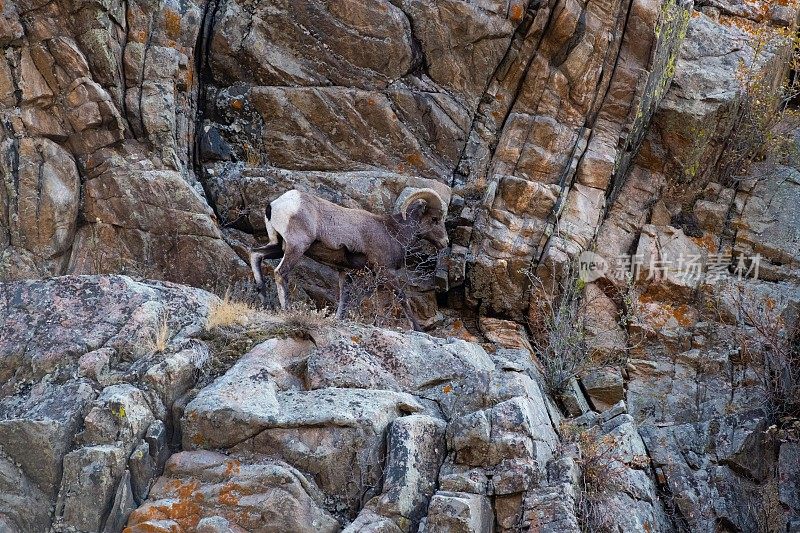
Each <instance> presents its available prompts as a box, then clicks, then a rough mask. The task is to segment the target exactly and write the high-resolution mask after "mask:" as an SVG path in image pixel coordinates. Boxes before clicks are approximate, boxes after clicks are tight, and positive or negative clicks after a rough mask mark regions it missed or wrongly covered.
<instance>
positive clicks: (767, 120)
mask: <svg viewBox="0 0 800 533" xmlns="http://www.w3.org/2000/svg"><path fill="white" fill-rule="evenodd" d="M747 30H748V31H749V33H750V34H751V36H752V39H751V40H750V42H751V44H752V46H753V57H752V58H751V59H750V61H749V62H745V61H740V64H739V68H738V70H737V72H736V77H737V80H738V81H739V86H740V89H739V101H740V106H739V112H738V113H737V114H736V117H735V120H734V123H733V125H732V129H731V135H730V137H729V138H728V139H727V141H726V143H725V145H724V147H723V151H722V154H721V156H720V159H719V163H718V168H717V170H718V172H719V175H720V176H721V177H722V178H723V180H725V181H727V183H726V185H727V186H733V185H734V184H735V181H736V179H738V177H740V176H742V174H743V173H744V172H746V171H747V170H748V169H749V167H750V164H751V163H753V162H754V161H758V160H770V161H772V162H776V163H777V162H779V161H782V160H784V159H786V158H787V157H791V156H792V155H793V153H794V152H796V146H795V143H794V140H793V139H792V136H791V135H790V134H788V133H786V132H782V131H781V130H780V129H777V128H776V127H775V126H776V125H777V124H778V123H779V122H780V121H781V120H783V119H785V118H788V117H790V116H791V115H794V114H795V112H794V110H793V109H791V108H790V107H789V103H790V102H791V101H792V100H794V99H795V98H797V96H798V95H800V79H798V77H797V76H796V75H793V76H787V77H785V78H784V80H783V81H782V82H781V81H776V80H775V79H770V78H769V77H768V76H765V75H764V68H763V60H762V57H763V56H764V55H765V54H768V53H772V52H774V51H777V50H780V49H786V50H788V51H789V52H788V54H789V57H788V61H787V63H786V66H785V68H786V70H787V71H789V72H796V71H797V68H798V67H800V53H799V51H800V48H798V43H799V42H800V41H798V36H797V35H796V34H795V32H794V31H793V30H792V29H790V28H785V29H784V28H776V27H774V26H772V25H770V24H768V23H767V22H766V21H765V22H763V23H760V24H753V25H752V26H751V27H749V28H747Z"/></svg>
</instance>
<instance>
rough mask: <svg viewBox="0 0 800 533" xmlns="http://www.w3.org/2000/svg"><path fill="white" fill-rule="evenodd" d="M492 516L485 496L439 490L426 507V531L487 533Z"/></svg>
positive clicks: (492, 521)
mask: <svg viewBox="0 0 800 533" xmlns="http://www.w3.org/2000/svg"><path fill="white" fill-rule="evenodd" d="M493 524H494V517H493V513H492V508H491V504H490V503H489V499H488V498H487V497H486V496H480V495H478V494H468V493H464V492H443V491H439V492H437V493H436V494H434V496H433V498H431V503H430V506H429V507H428V519H427V524H426V528H427V529H426V531H429V532H431V533H433V532H435V531H448V532H452V533H489V532H491V531H492V526H493Z"/></svg>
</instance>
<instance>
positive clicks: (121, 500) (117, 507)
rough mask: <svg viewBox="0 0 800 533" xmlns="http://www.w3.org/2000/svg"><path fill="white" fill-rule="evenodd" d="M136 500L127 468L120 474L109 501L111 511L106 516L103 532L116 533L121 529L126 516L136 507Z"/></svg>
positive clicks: (126, 518)
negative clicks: (115, 489)
mask: <svg viewBox="0 0 800 533" xmlns="http://www.w3.org/2000/svg"><path fill="white" fill-rule="evenodd" d="M136 505H137V502H136V501H135V499H134V497H133V489H132V488H131V474H130V472H128V471H127V470H126V471H125V473H124V474H123V476H122V479H121V480H120V482H119V486H118V487H117V492H116V494H115V495H114V500H113V502H112V503H111V511H110V512H109V515H108V518H106V523H105V526H104V527H103V533H117V532H118V531H122V530H123V528H124V527H125V524H126V523H127V521H128V516H129V515H130V514H131V512H132V511H133V510H134V509H135V508H136Z"/></svg>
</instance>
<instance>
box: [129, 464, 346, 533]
mask: <svg viewBox="0 0 800 533" xmlns="http://www.w3.org/2000/svg"><path fill="white" fill-rule="evenodd" d="M215 517H221V518H222V519H223V520H225V521H227V525H225V526H223V525H222V523H221V521H220V520H219V519H217V518H215ZM170 523H171V524H174V526H172V527H179V528H181V529H190V530H196V531H200V530H201V529H202V528H206V529H207V530H209V531H219V529H211V528H212V527H223V529H221V531H226V532H227V531H233V532H236V533H239V532H240V531H254V532H268V531H281V532H286V533H289V532H294V531H320V532H335V531H339V530H340V529H341V526H340V525H339V523H338V522H337V521H336V519H334V517H333V516H331V514H329V513H328V512H327V511H325V510H324V508H323V507H322V495H321V494H320V492H319V490H318V489H317V488H316V486H315V485H314V483H313V482H312V481H311V480H309V479H307V478H306V477H305V476H304V475H303V474H301V473H300V472H298V471H297V470H295V469H294V468H292V467H290V466H289V465H287V464H286V463H283V462H281V461H271V460H266V459H250V460H249V461H248V462H243V461H242V460H241V459H238V458H236V457H231V456H227V455H223V454H221V453H216V452H210V451H191V452H180V453H177V454H175V455H173V456H172V457H171V458H170V460H169V461H168V462H167V467H166V470H165V472H164V477H162V478H160V479H159V480H158V482H157V483H156V484H155V486H154V487H153V489H152V491H151V492H150V497H149V499H148V501H147V502H145V504H144V505H142V506H141V507H139V508H138V509H136V510H135V511H134V512H133V513H132V514H131V515H130V518H129V520H128V527H127V528H126V531H134V532H136V531H153V530H156V531H160V529H158V528H160V527H171V526H168V525H167V524H170ZM224 527H227V528H229V529H224Z"/></svg>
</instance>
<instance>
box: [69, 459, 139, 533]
mask: <svg viewBox="0 0 800 533" xmlns="http://www.w3.org/2000/svg"><path fill="white" fill-rule="evenodd" d="M126 461H127V454H126V453H125V450H124V449H123V448H122V447H120V446H115V445H113V444H100V445H97V446H88V447H85V448H79V449H77V450H75V451H73V452H70V453H68V454H67V455H66V456H65V457H64V475H63V477H62V479H61V490H60V491H59V495H58V502H57V504H56V513H55V516H56V519H55V522H56V524H57V525H58V526H59V527H62V528H70V527H71V528H75V529H78V530H80V531H100V530H101V529H102V527H103V522H102V520H103V514H102V512H98V510H102V509H108V508H109V506H111V505H112V502H113V501H114V498H115V495H116V493H117V489H118V487H119V485H120V480H121V479H122V477H123V474H124V473H125V463H126ZM126 491H127V492H126ZM126 497H127V498H130V497H131V491H130V486H128V487H127V488H124V489H123V491H122V494H121V499H120V502H119V503H120V507H119V509H120V510H122V509H123V508H124V507H125V506H126V505H127V504H126V503H125V501H124V500H125V499H126Z"/></svg>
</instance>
